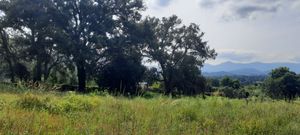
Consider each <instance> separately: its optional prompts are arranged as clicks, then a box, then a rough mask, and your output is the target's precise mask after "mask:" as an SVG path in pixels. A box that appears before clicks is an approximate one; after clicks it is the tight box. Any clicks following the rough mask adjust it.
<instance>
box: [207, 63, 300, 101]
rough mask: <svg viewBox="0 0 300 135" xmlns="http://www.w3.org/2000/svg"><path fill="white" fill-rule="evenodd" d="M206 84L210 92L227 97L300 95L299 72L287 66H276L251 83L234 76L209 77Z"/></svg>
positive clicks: (289, 98) (289, 96)
mask: <svg viewBox="0 0 300 135" xmlns="http://www.w3.org/2000/svg"><path fill="white" fill-rule="evenodd" d="M246 79H248V77H247V78H246ZM252 79H254V78H252ZM242 80H244V79H242ZM254 80H255V79H254ZM208 84H209V85H208V86H210V91H211V92H215V93H219V94H220V95H221V96H225V97H228V98H248V97H251V96H253V97H259V96H267V97H270V98H272V99H284V100H286V101H292V100H295V99H296V98H297V97H299V96H300V74H296V73H295V72H293V71H290V69H289V68H287V67H279V68H276V69H274V70H272V71H271V72H270V73H269V75H268V76H267V77H265V79H264V80H261V78H260V77H258V80H256V82H254V83H251V84H243V83H241V79H240V78H234V77H223V78H213V79H209V80H208Z"/></svg>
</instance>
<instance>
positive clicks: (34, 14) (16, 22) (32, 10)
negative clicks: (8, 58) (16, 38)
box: [0, 0, 57, 82]
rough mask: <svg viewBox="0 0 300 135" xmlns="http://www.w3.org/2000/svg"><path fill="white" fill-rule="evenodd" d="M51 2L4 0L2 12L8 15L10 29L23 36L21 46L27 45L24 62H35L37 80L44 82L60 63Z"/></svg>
mask: <svg viewBox="0 0 300 135" xmlns="http://www.w3.org/2000/svg"><path fill="white" fill-rule="evenodd" d="M51 4H52V3H51V2H50V1H49V0H10V1H7V0H1V1H0V10H1V11H2V12H4V15H5V16H4V18H5V19H4V22H2V24H4V25H5V27H7V28H12V29H14V30H15V31H16V32H18V33H19V34H21V35H22V36H20V38H23V40H22V42H21V44H25V45H27V48H26V50H23V52H24V53H25V54H24V57H25V58H23V59H27V60H33V62H34V63H35V66H34V67H33V81H34V82H40V81H42V77H43V74H44V80H46V79H47V77H48V75H49V73H50V70H51V69H52V68H53V66H52V65H55V64H56V63H57V62H54V61H53V57H52V56H53V55H57V53H54V54H53V52H55V50H54V48H55V43H54V42H53V36H54V35H56V33H55V30H56V29H55V26H54V23H53V20H54V19H53V14H52V13H51V12H52V11H53V5H51Z"/></svg>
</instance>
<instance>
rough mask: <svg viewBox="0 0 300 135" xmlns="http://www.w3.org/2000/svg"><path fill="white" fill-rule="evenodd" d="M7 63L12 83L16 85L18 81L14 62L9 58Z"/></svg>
mask: <svg viewBox="0 0 300 135" xmlns="http://www.w3.org/2000/svg"><path fill="white" fill-rule="evenodd" d="M7 63H8V66H9V70H10V81H11V82H12V83H14V82H16V79H15V70H14V65H13V62H12V60H10V59H9V58H7Z"/></svg>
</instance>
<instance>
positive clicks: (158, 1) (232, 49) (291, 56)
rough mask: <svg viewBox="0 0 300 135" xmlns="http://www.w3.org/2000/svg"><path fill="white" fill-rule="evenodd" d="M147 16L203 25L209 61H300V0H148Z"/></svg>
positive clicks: (145, 13)
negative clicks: (215, 55) (210, 54)
mask: <svg viewBox="0 0 300 135" xmlns="http://www.w3.org/2000/svg"><path fill="white" fill-rule="evenodd" d="M146 6H147V8H148V9H147V10H146V11H145V12H144V15H149V16H156V17H166V16H171V15H173V14H176V15H178V16H179V17H180V18H182V19H183V21H184V23H186V24H189V23H191V22H194V23H197V24H200V27H201V29H202V31H203V32H205V33H206V35H205V39H206V40H207V41H209V45H210V46H211V47H212V48H215V49H216V51H217V52H218V53H219V56H218V58H217V59H216V60H214V61H209V63H212V64H214V63H222V62H225V61H233V62H242V63H249V62H300V53H299V51H300V0H146Z"/></svg>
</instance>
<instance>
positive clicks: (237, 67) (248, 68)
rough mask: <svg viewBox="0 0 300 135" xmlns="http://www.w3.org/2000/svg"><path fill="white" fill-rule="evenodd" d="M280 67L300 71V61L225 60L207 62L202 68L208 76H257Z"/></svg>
mask: <svg viewBox="0 0 300 135" xmlns="http://www.w3.org/2000/svg"><path fill="white" fill-rule="evenodd" d="M278 67H288V68H290V70H291V71H294V72H296V73H300V63H288V62H286V63H285V62H282V63H263V62H252V63H235V62H230V61H228V62H224V63H221V64H218V65H212V64H205V66H204V67H203V68H202V72H203V74H204V75H207V76H225V75H246V76H254V75H255V76H257V75H267V74H268V73H269V72H271V71H272V69H275V68H278Z"/></svg>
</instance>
